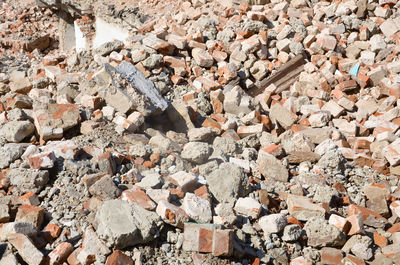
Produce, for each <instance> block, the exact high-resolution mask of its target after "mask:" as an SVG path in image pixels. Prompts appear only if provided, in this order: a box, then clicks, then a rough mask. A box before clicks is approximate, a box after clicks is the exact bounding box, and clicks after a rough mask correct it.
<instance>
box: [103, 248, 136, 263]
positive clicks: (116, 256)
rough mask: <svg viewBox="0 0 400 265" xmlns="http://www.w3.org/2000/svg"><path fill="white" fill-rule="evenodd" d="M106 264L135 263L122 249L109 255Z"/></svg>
mask: <svg viewBox="0 0 400 265" xmlns="http://www.w3.org/2000/svg"><path fill="white" fill-rule="evenodd" d="M106 265H133V260H132V259H131V258H130V257H128V256H127V255H125V254H124V253H122V252H121V251H120V250H116V251H114V252H113V253H112V254H111V255H110V256H108V258H107V261H106Z"/></svg>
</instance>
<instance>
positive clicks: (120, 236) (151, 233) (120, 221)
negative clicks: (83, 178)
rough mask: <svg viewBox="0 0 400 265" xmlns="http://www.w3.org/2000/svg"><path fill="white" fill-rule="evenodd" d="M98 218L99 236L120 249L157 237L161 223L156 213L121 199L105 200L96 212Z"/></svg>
mask: <svg viewBox="0 0 400 265" xmlns="http://www.w3.org/2000/svg"><path fill="white" fill-rule="evenodd" d="M96 220H97V222H98V228H97V234H98V235H99V237H100V238H102V239H104V240H106V241H108V242H109V243H110V244H111V245H113V246H114V247H116V248H119V249H122V248H125V247H129V246H135V245H137V244H141V243H145V242H148V241H150V240H152V239H154V238H156V237H157V236H158V229H159V227H160V225H161V220H160V218H159V217H158V215H157V214H156V213H154V212H150V211H147V210H145V209H143V208H142V207H140V206H138V205H135V204H132V203H129V202H127V201H121V200H109V201H105V202H104V203H103V204H102V205H101V207H100V209H99V210H98V212H97V214H96Z"/></svg>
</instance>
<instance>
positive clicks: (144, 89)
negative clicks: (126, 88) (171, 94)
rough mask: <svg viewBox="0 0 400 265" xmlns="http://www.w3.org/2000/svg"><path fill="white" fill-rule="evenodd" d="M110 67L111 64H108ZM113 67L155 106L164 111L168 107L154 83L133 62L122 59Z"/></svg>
mask: <svg viewBox="0 0 400 265" xmlns="http://www.w3.org/2000/svg"><path fill="white" fill-rule="evenodd" d="M110 67H112V66H111V65H110ZM114 69H115V70H116V71H117V72H118V73H120V74H121V76H122V77H123V78H125V79H126V80H127V81H128V82H129V83H130V84H131V85H132V86H133V87H134V88H136V89H138V90H139V91H140V92H141V93H142V94H144V95H146V96H147V97H148V98H149V99H150V100H151V102H152V104H154V105H155V106H156V107H157V108H159V109H161V110H162V111H165V110H166V109H167V108H168V102H167V101H166V100H165V99H164V98H163V97H162V96H161V94H160V93H159V92H158V90H157V88H156V87H155V85H154V83H153V82H152V81H151V80H149V79H147V78H146V77H145V76H144V74H143V73H142V72H141V71H140V70H139V69H137V68H136V67H135V66H134V65H133V64H131V63H128V62H125V61H124V62H122V63H120V64H119V65H118V66H117V67H116V68H114Z"/></svg>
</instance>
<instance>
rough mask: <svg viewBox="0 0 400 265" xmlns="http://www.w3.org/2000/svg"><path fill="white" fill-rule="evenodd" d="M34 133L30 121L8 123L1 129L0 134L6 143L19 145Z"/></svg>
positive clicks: (33, 127)
mask: <svg viewBox="0 0 400 265" xmlns="http://www.w3.org/2000/svg"><path fill="white" fill-rule="evenodd" d="M34 131H35V126H34V125H33V124H32V123H31V122H30V121H10V122H7V123H6V124H5V125H4V126H3V127H2V128H1V134H2V135H3V136H4V137H5V138H6V140H7V141H8V142H12V143H19V142H21V141H22V140H23V139H24V138H25V137H27V136H29V135H31V134H32V133H33V132H34Z"/></svg>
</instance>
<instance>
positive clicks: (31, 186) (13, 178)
mask: <svg viewBox="0 0 400 265" xmlns="http://www.w3.org/2000/svg"><path fill="white" fill-rule="evenodd" d="M8 176H9V178H10V184H11V185H13V186H15V187H14V189H13V192H14V193H17V194H24V193H27V192H35V193H37V192H39V191H41V190H42V189H43V187H44V186H45V185H46V183H47V182H48V181H49V172H48V171H46V170H37V169H24V168H13V169H11V170H10V172H9V174H8Z"/></svg>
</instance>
